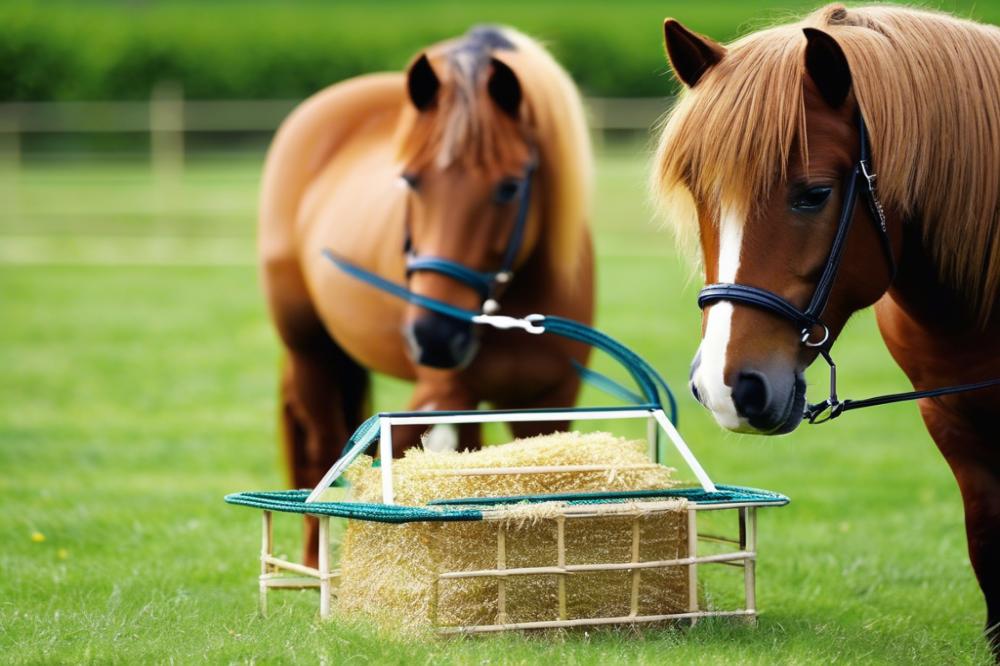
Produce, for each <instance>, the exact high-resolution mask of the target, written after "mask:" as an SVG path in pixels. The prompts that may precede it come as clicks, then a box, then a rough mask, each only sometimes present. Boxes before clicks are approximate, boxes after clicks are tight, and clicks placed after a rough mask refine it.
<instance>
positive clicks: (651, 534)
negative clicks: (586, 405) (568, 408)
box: [337, 433, 689, 629]
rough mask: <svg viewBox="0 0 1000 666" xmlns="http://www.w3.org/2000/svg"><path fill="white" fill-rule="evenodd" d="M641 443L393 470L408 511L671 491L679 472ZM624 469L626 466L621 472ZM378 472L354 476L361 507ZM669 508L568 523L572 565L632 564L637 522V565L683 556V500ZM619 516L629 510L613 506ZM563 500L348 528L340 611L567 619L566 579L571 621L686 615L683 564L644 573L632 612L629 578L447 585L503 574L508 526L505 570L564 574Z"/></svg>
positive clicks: (428, 621) (495, 451) (520, 448)
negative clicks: (485, 515) (498, 500)
mask: <svg viewBox="0 0 1000 666" xmlns="http://www.w3.org/2000/svg"><path fill="white" fill-rule="evenodd" d="M644 451H645V443H643V442H638V441H628V440H625V439H622V438H619V437H615V436H613V435H609V434H607V433H588V434H580V433H557V434H555V435H547V436H542V437H536V438H532V439H526V440H518V441H515V442H512V443H510V444H504V445H501V446H494V447H489V448H486V449H484V450H482V451H476V452H465V453H431V452H426V451H419V450H411V451H409V452H408V453H407V454H406V456H405V457H404V458H402V459H400V460H396V461H394V463H393V480H394V485H395V493H396V498H397V501H398V502H399V503H402V504H411V505H416V504H425V503H426V502H427V501H429V500H431V499H454V498H458V497H485V496H502V495H529V494H540V493H553V492H593V491H605V490H646V489H659V488H665V487H669V486H671V485H673V484H674V482H673V481H672V480H671V478H670V475H671V472H672V471H673V470H671V469H670V468H667V467H663V466H655V467H643V468H628V466H629V465H641V464H643V463H648V462H649V461H648V458H646V455H645V453H644ZM553 464H558V465H588V464H605V465H609V466H611V467H612V470H611V471H610V472H605V471H602V472H571V473H565V472H563V473H543V474H530V475H527V474H508V475H497V476H471V477H462V476H448V475H441V474H440V473H438V472H440V471H441V470H456V469H467V468H484V467H491V468H510V467H529V466H548V465H553ZM619 467H624V469H618V468H619ZM379 472H380V470H379V469H378V468H372V467H371V460H370V459H368V460H360V461H359V462H357V463H355V465H353V466H352V467H351V468H350V469H349V470H348V473H347V477H348V479H349V480H350V482H351V483H352V486H353V488H352V494H353V495H354V497H355V499H356V500H358V501H379V500H380V487H379ZM672 504H673V505H672V507H671V508H672V509H675V510H672V511H667V512H663V513H645V514H644V513H643V512H642V511H641V509H640V508H639V507H632V509H633V510H632V511H630V512H629V513H627V514H623V515H611V516H599V517H589V518H565V519H564V521H565V523H564V524H565V528H564V529H565V532H564V543H565V548H564V553H563V559H564V563H565V564H568V565H572V564H593V563H624V562H630V561H632V559H633V554H632V544H633V522H634V521H638V524H639V534H640V547H639V560H640V561H650V560H668V559H676V558H681V557H685V556H686V555H687V515H686V511H685V510H684V509H685V506H686V505H685V503H684V502H683V501H681V500H678V501H676V502H673V503H672ZM615 507H616V509H621V505H620V504H617V505H615ZM564 510H565V504H564V503H561V502H545V503H541V504H517V505H513V506H510V507H506V508H500V509H497V510H495V511H492V512H491V513H490V519H489V520H484V521H482V522H454V523H452V522H435V523H408V524H403V525H386V524H381V523H374V522H365V521H354V520H352V521H350V522H349V524H348V528H347V531H346V534H345V536H344V541H343V544H342V549H341V561H340V568H341V578H340V580H341V583H340V588H339V590H338V595H337V610H338V612H340V613H347V614H356V613H361V614H364V615H366V616H369V617H371V618H372V619H374V620H375V621H376V622H378V623H380V624H382V625H383V626H385V627H392V628H396V629H423V628H429V627H431V626H432V625H434V626H439V627H443V626H469V625H475V624H496V623H500V622H504V621H506V622H530V621H538V620H556V619H560V618H559V592H558V591H559V578H560V577H564V578H565V600H566V614H565V617H566V618H567V619H578V618H593V617H609V616H612V617H617V616H626V615H629V613H630V612H633V611H635V612H638V614H640V615H644V614H664V613H671V612H679V611H683V610H686V609H687V603H688V598H689V596H688V588H687V585H688V578H687V571H686V569H685V568H684V567H671V568H669V569H647V570H643V571H642V573H641V574H640V583H639V594H638V604H637V608H633V607H632V584H633V578H632V573H631V572H629V571H610V572H593V573H591V572H584V573H581V572H577V573H573V574H532V575H522V576H507V577H505V578H503V579H502V580H503V582H502V585H503V587H504V595H503V596H504V598H505V603H504V613H502V614H501V613H500V604H499V597H500V594H499V587H500V585H501V583H500V582H499V581H500V579H498V578H496V577H486V578H464V579H446V580H441V581H440V582H438V576H439V575H440V574H442V573H444V572H451V571H475V570H484V569H496V568H498V543H497V541H498V531H499V530H501V529H502V530H504V543H505V547H504V558H503V560H504V561H503V567H502V568H507V569H511V568H518V567H538V566H557V565H558V564H559V549H558V547H557V533H558V531H557V530H558V527H557V526H558V522H559V518H558V517H559V516H561V515H563V514H564Z"/></svg>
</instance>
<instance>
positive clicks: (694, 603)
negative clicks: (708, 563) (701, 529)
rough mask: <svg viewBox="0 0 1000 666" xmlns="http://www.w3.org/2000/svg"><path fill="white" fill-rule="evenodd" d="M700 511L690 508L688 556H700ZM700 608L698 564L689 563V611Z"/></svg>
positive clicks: (693, 620)
mask: <svg viewBox="0 0 1000 666" xmlns="http://www.w3.org/2000/svg"><path fill="white" fill-rule="evenodd" d="M697 516H698V512H697V511H696V510H695V509H688V557H690V558H692V559H693V558H695V557H698V518H697ZM697 610H698V564H697V563H696V562H692V563H691V564H689V565H688V611H690V612H692V613H694V612H696V611H697ZM697 622H698V618H696V617H694V618H691V626H692V627H693V626H694V625H695V624H697Z"/></svg>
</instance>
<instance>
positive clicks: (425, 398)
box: [392, 379, 483, 458]
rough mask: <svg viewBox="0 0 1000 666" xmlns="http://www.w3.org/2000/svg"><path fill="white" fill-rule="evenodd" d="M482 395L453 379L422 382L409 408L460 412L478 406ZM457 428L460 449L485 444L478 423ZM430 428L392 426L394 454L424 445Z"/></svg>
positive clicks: (398, 454)
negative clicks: (424, 437)
mask: <svg viewBox="0 0 1000 666" xmlns="http://www.w3.org/2000/svg"><path fill="white" fill-rule="evenodd" d="M478 406H479V398H478V397H477V396H474V395H472V393H471V392H470V391H469V390H468V389H466V388H465V387H463V386H461V385H459V384H458V383H457V382H454V381H446V382H440V381H434V382H429V381H420V380H419V379H418V381H417V386H416V388H415V389H414V391H413V396H412V397H411V398H410V404H409V407H408V409H409V410H410V411H417V412H423V411H442V412H446V411H453V410H454V411H458V410H467V409H475V408H476V407H478ZM454 428H455V430H456V431H457V433H456V436H457V450H459V451H470V450H475V449H479V448H481V447H482V444H483V442H482V428H481V427H480V426H479V424H477V423H463V424H461V425H458V426H454ZM428 431H429V429H428V428H427V427H426V426H397V427H395V428H393V429H392V455H393V457H394V458H398V457H399V456H401V455H403V452H404V451H406V450H407V449H409V448H412V447H414V446H419V445H420V444H421V438H422V437H423V435H424V433H426V432H428Z"/></svg>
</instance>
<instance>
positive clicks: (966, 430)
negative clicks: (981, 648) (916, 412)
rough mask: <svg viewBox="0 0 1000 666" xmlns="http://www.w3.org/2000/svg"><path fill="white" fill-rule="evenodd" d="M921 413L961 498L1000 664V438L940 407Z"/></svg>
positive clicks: (925, 403)
mask: <svg viewBox="0 0 1000 666" xmlns="http://www.w3.org/2000/svg"><path fill="white" fill-rule="evenodd" d="M920 411H921V413H922V415H923V417H924V422H925V423H926V424H927V429H928V430H929V431H930V433H931V436H932V437H933V438H934V441H935V443H936V444H937V446H938V448H939V449H940V450H941V453H942V454H944V457H945V459H946V460H947V461H948V464H949V466H951V469H952V472H953V473H954V474H955V479H956V480H957V481H958V487H959V489H960V490H961V493H962V503H963V504H964V506H965V532H966V537H967V539H968V545H969V559H970V561H971V562H972V568H973V570H974V571H975V572H976V578H977V579H978V580H979V586H980V588H982V591H983V595H984V596H985V597H986V635H987V639H988V640H989V642H990V647H991V648H992V650H993V654H994V656H995V657H996V658H997V659H998V660H1000V568H998V567H997V563H1000V448H998V447H997V446H996V433H995V431H992V430H990V426H989V424H979V426H980V427H977V426H975V425H973V424H970V423H969V422H968V421H967V420H966V419H964V418H963V417H962V416H960V414H959V412H957V411H952V410H948V409H946V408H945V407H944V406H942V402H941V401H936V400H935V401H931V400H922V401H921V402H920Z"/></svg>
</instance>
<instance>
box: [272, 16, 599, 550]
mask: <svg viewBox="0 0 1000 666" xmlns="http://www.w3.org/2000/svg"><path fill="white" fill-rule="evenodd" d="M591 171H592V155H591V149H590V143H589V137H588V134H587V127H586V122H585V118H584V113H583V107H582V104H581V100H580V97H579V94H578V92H577V91H576V89H575V87H574V85H573V83H572V82H571V80H570V79H569V77H568V76H567V75H566V73H565V72H564V71H563V70H562V69H561V68H560V67H559V65H558V64H557V63H556V62H555V61H554V60H553V59H552V57H551V56H550V55H549V54H548V53H547V52H546V51H544V50H543V49H542V48H541V47H540V46H539V45H538V44H537V43H535V42H534V41H532V40H530V39H529V38H527V37H525V36H524V35H521V34H520V33H518V32H516V31H514V30H511V29H507V28H502V29H501V28H491V27H478V28H473V29H472V30H470V31H469V32H468V33H467V34H466V35H464V36H463V37H461V38H458V39H455V40H451V41H446V42H443V43H440V44H436V45H434V46H431V47H430V48H428V49H427V50H426V51H425V52H424V53H422V54H420V55H419V56H418V57H417V58H416V59H415V60H414V61H413V63H412V64H411V65H410V67H409V70H408V72H407V73H405V74H403V73H387V74H374V75H369V76H362V77H359V78H355V79H351V80H348V81H345V82H342V83H338V84H336V85H333V86H331V87H329V88H327V89H325V90H323V91H321V92H319V93H317V94H316V95H314V96H313V97H311V98H310V99H308V100H306V101H305V102H304V103H303V104H301V105H300V106H299V107H298V108H297V109H295V111H294V112H293V113H292V114H291V115H290V116H289V117H288V119H287V120H286V121H285V122H284V123H283V124H282V126H281V128H280V129H279V130H278V133H277V135H276V136H275V139H274V141H273V143H272V145H271V148H270V151H269V153H268V156H267V163H266V166H265V168H264V177H263V183H262V188H261V200H260V218H259V243H258V245H259V256H260V264H261V272H262V276H263V284H264V291H265V293H266V296H267V301H268V304H269V306H270V311H271V316H272V319H273V321H274V325H275V327H276V328H277V330H278V333H279V335H280V337H281V341H282V342H283V344H284V352H285V354H284V363H283V370H282V375H281V384H280V386H281V417H280V418H281V425H282V431H283V437H284V443H285V447H284V448H285V453H286V460H287V463H288V466H289V468H290V472H291V478H292V482H293V483H294V484H295V487H298V488H303V487H311V486H313V485H315V484H316V483H318V481H319V479H320V478H321V477H322V475H323V473H324V472H325V471H326V470H327V468H328V467H329V466H330V465H331V464H332V463H333V462H334V460H335V459H336V458H337V457H338V454H339V452H340V450H341V448H342V447H343V446H344V443H345V441H346V440H347V437H348V436H349V435H350V433H351V432H353V431H354V429H355V428H356V427H357V426H358V425H359V424H360V423H361V421H362V420H363V418H364V417H365V416H367V411H368V406H367V404H366V403H367V402H368V395H367V394H368V391H369V372H370V371H375V372H380V373H384V374H386V375H391V376H394V377H399V378H402V379H407V380H411V381H414V382H416V388H415V391H414V393H413V396H412V398H411V401H410V405H409V407H410V409H417V410H432V409H433V410H460V409H474V408H476V407H477V406H478V405H479V404H480V403H481V402H483V401H486V402H489V403H491V404H492V405H494V406H496V407H498V408H515V407H516V408H531V407H549V406H566V405H571V404H573V402H574V400H575V398H576V394H577V391H578V389H579V378H578V375H577V373H576V372H575V370H574V368H573V365H572V362H571V361H576V362H579V363H584V362H586V356H587V349H586V348H585V347H584V346H582V345H579V344H576V343H572V342H568V341H565V340H563V339H561V338H558V337H557V336H544V337H543V336H532V337H531V339H530V344H525V340H526V338H525V335H526V334H524V333H497V332H489V331H488V332H484V333H482V334H481V336H482V339H481V340H480V339H479V337H478V336H479V335H480V333H479V331H478V330H477V331H473V330H472V329H471V325H468V324H464V323H461V322H458V321H456V320H452V319H449V318H447V317H444V316H442V315H438V314H435V313H433V312H430V311H427V310H425V309H422V308H420V307H417V306H415V305H407V304H405V303H403V302H402V301H399V300H397V299H396V298H394V297H392V296H390V295H387V294H384V293H383V292H381V291H379V290H376V289H374V288H372V287H371V286H369V285H367V284H365V283H364V282H361V281H358V280H357V279H355V278H353V277H350V276H349V275H347V274H346V273H344V272H342V271H341V270H339V269H338V268H336V267H334V266H333V265H331V264H330V263H329V262H328V261H327V260H326V259H325V258H324V257H323V256H322V254H321V253H322V251H323V250H324V249H326V248H329V249H330V250H332V251H333V252H334V253H336V254H337V255H340V256H342V257H345V258H347V259H349V260H350V261H351V262H353V263H354V264H357V265H359V266H361V267H363V268H365V269H367V270H369V271H373V272H375V273H377V274H379V275H380V276H382V277H385V278H387V279H390V280H393V281H395V282H398V283H404V282H405V283H407V286H408V287H409V288H410V289H411V290H412V291H414V292H415V293H417V294H420V295H423V296H428V297H431V298H435V299H439V300H442V301H445V302H447V303H450V304H452V305H455V306H458V307H461V308H465V309H474V310H478V309H480V308H483V307H484V306H485V307H486V309H487V310H495V309H496V306H497V303H496V302H499V304H500V305H501V306H502V312H503V313H504V314H509V315H514V316H524V315H527V314H530V313H534V312H544V313H553V314H560V315H563V316H565V317H569V318H572V319H576V320H579V321H583V322H590V321H591V320H592V312H593V259H592V248H591V240H590V234H589V231H588V229H587V226H586V222H587V218H588V215H589V199H590V189H591ZM519 227H521V228H520V229H519ZM507 255H511V256H510V257H509V263H510V264H511V265H510V266H506V265H505V263H506V262H507V260H508V257H507ZM501 270H503V272H504V273H505V274H504V275H497V274H496V273H497V272H498V271H501ZM466 271H467V272H466ZM469 276H472V277H471V278H470V277H469ZM484 276H485V277H484ZM488 300H492V301H494V302H493V303H487V302H486V301H488ZM477 328H483V327H477ZM480 347H481V350H479V351H478V353H477V349H479V348H480ZM558 427H560V426H559V424H552V423H549V424H531V423H525V424H518V425H517V426H514V427H513V428H512V429H513V430H514V433H515V434H516V435H517V436H528V435H533V434H538V433H539V432H542V431H550V430H553V429H557V428H558ZM419 435H420V432H419V431H408V432H400V433H395V434H394V437H393V444H394V449H395V453H396V454H397V455H398V454H399V453H401V452H402V451H403V450H404V449H406V448H408V447H409V446H411V445H413V444H416V443H417V442H418V438H419ZM460 435H461V445H462V446H463V447H475V446H478V445H479V432H478V428H477V427H474V426H470V427H465V426H463V430H462V432H461V433H460ZM315 538H316V532H315V525H313V526H312V528H310V529H309V530H308V531H307V544H306V551H305V552H306V553H308V554H309V555H308V557H307V559H309V561H312V559H313V558H315V555H316V550H315Z"/></svg>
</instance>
